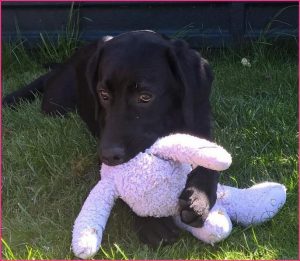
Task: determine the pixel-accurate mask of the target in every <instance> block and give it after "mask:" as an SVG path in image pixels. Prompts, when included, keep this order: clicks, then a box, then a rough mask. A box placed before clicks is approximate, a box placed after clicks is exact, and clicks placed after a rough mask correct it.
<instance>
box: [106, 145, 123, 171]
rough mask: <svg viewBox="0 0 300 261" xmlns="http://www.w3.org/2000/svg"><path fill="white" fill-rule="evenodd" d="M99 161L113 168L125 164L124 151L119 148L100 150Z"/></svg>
mask: <svg viewBox="0 0 300 261" xmlns="http://www.w3.org/2000/svg"><path fill="white" fill-rule="evenodd" d="M101 161H102V162H103V163H104V164H106V165H109V166H115V165H119V164H122V163H123V162H125V150H124V148H122V147H119V146H112V147H109V148H102V150H101Z"/></svg>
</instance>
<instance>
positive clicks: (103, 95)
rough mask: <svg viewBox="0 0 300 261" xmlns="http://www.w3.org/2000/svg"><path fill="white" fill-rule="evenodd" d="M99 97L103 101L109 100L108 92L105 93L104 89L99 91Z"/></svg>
mask: <svg viewBox="0 0 300 261" xmlns="http://www.w3.org/2000/svg"><path fill="white" fill-rule="evenodd" d="M99 95H100V97H101V99H102V100H103V101H108V100H109V99H110V95H109V93H108V91H106V90H104V89H100V90H99Z"/></svg>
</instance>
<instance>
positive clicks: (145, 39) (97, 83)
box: [3, 31, 218, 245]
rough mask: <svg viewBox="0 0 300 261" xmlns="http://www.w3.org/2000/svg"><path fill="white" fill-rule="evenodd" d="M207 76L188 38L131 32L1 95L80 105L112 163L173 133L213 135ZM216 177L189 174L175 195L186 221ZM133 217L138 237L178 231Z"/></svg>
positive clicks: (211, 196)
mask: <svg viewBox="0 0 300 261" xmlns="http://www.w3.org/2000/svg"><path fill="white" fill-rule="evenodd" d="M212 81H213V76H212V72H211V69H210V67H209V65H208V63H207V62H206V61H205V60H204V59H203V58H201V56H200V55H199V54H198V53H197V52H196V51H194V50H192V49H190V48H189V46H188V45H187V43H186V42H184V41H182V40H169V39H166V38H165V37H162V36H161V35H159V34H157V33H154V32H148V31H136V32H128V33H124V34H122V35H119V36H117V37H115V38H113V39H111V40H108V41H105V40H99V41H97V42H93V43H91V44H89V45H87V46H85V47H83V48H80V49H79V50H77V51H76V53H75V54H74V55H73V56H72V57H71V58H70V59H69V60H68V61H66V62H65V63H64V64H61V65H55V66H54V69H53V70H52V71H50V72H49V73H47V74H45V75H44V76H42V77H40V78H39V79H37V80H35V81H34V82H33V83H31V84H29V85H28V86H26V87H24V88H23V89H21V90H19V91H17V92H14V93H12V94H10V95H8V96H6V97H5V98H4V100H3V105H9V106H14V105H16V103H18V102H19V101H20V100H21V99H33V98H34V94H36V93H43V98H42V111H43V112H44V113H46V114H51V115H52V114H54V115H55V114H60V115H64V114H66V113H67V112H68V111H70V110H74V109H77V111H78V113H79V115H80V116H81V118H82V119H83V120H84V121H85V123H86V124H87V127H88V128H89V130H90V131H91V132H92V133H93V135H95V136H96V137H100V136H101V139H100V140H101V143H100V144H99V153H100V157H102V159H103V160H105V162H106V163H107V164H111V165H114V164H119V163H122V162H126V161H128V160H129V159H131V158H132V157H134V156H135V155H136V154H137V153H139V152H140V151H143V150H145V149H146V148H147V147H149V146H150V145H151V144H152V143H153V142H154V141H155V140H156V139H157V138H158V137H160V136H163V135H167V134H169V133H172V132H185V133H190V134H194V135H197V136H199V137H204V138H207V139H210V138H211V126H210V121H211V119H210V116H211V109H210V102H209V95H210V90H211V84H212ZM103 90H104V91H105V93H106V95H109V99H108V100H106V98H107V97H104V96H103ZM141 93H147V94H150V95H151V96H152V99H151V101H150V102H147V103H143V102H139V95H140V94H141ZM217 182H218V173H216V172H214V171H210V170H207V169H205V168H196V169H195V170H194V171H193V172H192V173H191V174H190V175H189V178H188V181H187V184H186V188H185V190H184V191H183V192H182V195H181V197H180V204H181V208H182V210H181V219H182V220H183V221H184V222H185V223H187V224H190V225H192V226H198V227H199V226H202V225H203V222H204V221H205V219H206V217H207V214H208V211H209V209H210V208H211V207H212V206H213V205H214V203H215V200H216V189H217ZM195 202H197V204H195ZM192 203H194V204H193V206H194V207H191V205H192ZM136 224H137V230H138V233H139V236H140V238H141V240H142V241H143V242H145V243H148V244H150V245H157V244H159V243H160V241H163V243H169V242H173V241H174V240H175V239H176V237H177V235H178V233H177V232H178V231H177V229H176V227H175V225H174V224H173V221H172V219H171V218H160V219H158V218H157V219H156V218H150V217H149V218H141V217H136Z"/></svg>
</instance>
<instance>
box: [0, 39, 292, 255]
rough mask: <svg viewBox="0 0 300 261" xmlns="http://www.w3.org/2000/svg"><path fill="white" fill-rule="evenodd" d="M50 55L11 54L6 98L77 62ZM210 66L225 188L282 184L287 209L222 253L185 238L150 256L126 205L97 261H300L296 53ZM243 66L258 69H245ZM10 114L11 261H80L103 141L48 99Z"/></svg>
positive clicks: (6, 249)
mask: <svg viewBox="0 0 300 261" xmlns="http://www.w3.org/2000/svg"><path fill="white" fill-rule="evenodd" d="M47 46H48V47H47ZM49 46H50V45H45V46H44V47H43V48H46V49H42V50H39V51H35V52H31V53H29V52H28V51H26V50H25V49H24V48H23V45H22V44H21V43H19V44H17V45H14V44H10V45H4V46H3V91H4V94H7V93H8V92H10V91H12V90H15V89H17V88H18V87H20V86H21V85H23V84H25V83H29V82H30V81H31V80H33V79H34V78H36V77H37V76H38V75H40V74H42V73H44V72H45V69H42V66H41V64H40V62H41V61H43V62H53V61H55V60H60V59H62V57H64V55H65V56H68V55H69V51H68V50H69V49H68V48H67V49H63V48H65V46H63V48H62V47H61V48H58V49H57V50H56V51H55V52H54V51H51V50H52V49H51V48H56V47H55V46H53V45H51V46H52V47H51V48H50V47H49ZM69 48H74V45H72V44H70V46H69ZM45 50H46V51H45ZM49 52H50V53H49ZM205 57H206V58H208V59H209V60H210V62H211V64H212V66H213V69H214V73H215V82H214V90H213V93H212V104H213V111H214V118H215V121H214V122H215V124H214V125H215V137H216V140H217V141H218V142H219V143H220V144H222V145H223V146H225V148H227V149H228V150H229V151H230V152H231V153H232V156H233V164H232V166H231V168H230V169H229V170H227V171H225V172H223V173H222V176H221V181H222V182H223V183H226V184H231V185H234V186H238V187H244V186H250V185H252V184H253V183H256V182H260V181H265V180H268V181H276V182H280V183H283V184H285V185H286V187H287V189H288V190H287V203H286V205H285V206H284V208H283V209H282V211H281V212H280V213H279V214H278V215H277V216H276V217H275V218H274V219H272V220H271V221H269V222H267V223H265V224H262V225H260V226H256V227H249V228H242V227H240V226H235V227H234V229H233V231H232V234H231V235H230V237H229V238H227V239H226V240H225V241H223V242H221V243H219V244H216V245H215V246H210V245H206V244H203V243H201V242H199V241H198V240H196V239H195V238H193V237H192V236H191V235H190V234H188V233H186V232H182V235H181V236H180V239H179V240H178V242H176V243H175V244H173V245H170V246H166V247H160V248H158V249H151V248H148V247H147V246H145V245H143V244H142V243H140V242H139V240H138V238H137V236H136V234H135V233H134V232H133V229H132V217H131V216H130V214H129V212H128V209H127V208H126V207H125V206H124V205H123V204H120V203H118V204H117V205H116V206H115V208H114V209H113V212H112V214H111V218H110V220H109V223H108V226H107V229H106V231H105V234H104V240H103V245H102V249H101V250H100V251H99V254H98V255H97V256H96V257H95V258H96V259H297V258H298V209H297V206H298V172H297V164H298V157H297V140H298V132H297V130H298V128H297V126H298V125H297V99H298V96H297V94H298V88H297V86H298V82H297V73H298V68H297V47H295V46H294V45H290V46H288V47H286V48H283V47H281V46H279V45H278V46H277V45H276V44H273V45H269V44H268V45H266V44H255V43H253V45H252V46H250V47H249V46H248V48H244V49H239V50H221V51H213V50H205ZM243 57H247V58H248V59H250V62H251V64H252V66H251V67H250V68H248V67H243V66H242V65H241V62H240V61H241V59H242V58H243ZM2 113H3V128H2V131H3V176H2V185H3V187H2V197H3V213H2V217H3V230H2V232H3V239H4V242H3V253H2V254H3V258H4V259H75V257H74V256H73V254H72V252H71V251H70V242H71V231H72V225H73V222H74V219H75V218H76V215H77V214H78V212H79V210H80V207H81V206H82V203H83V201H84V199H85V198H86V196H87V194H88V192H89V191H90V190H91V188H92V187H93V185H94V184H96V182H97V181H98V179H99V173H98V169H97V155H96V141H95V140H94V139H93V138H92V137H91V135H90V134H89V133H88V131H87V129H86V127H85V126H84V124H83V123H82V122H81V120H80V118H79V117H78V115H76V114H71V115H70V117H67V118H51V117H45V116H44V115H43V114H42V113H41V112H40V100H39V99H37V100H36V101H35V102H33V103H32V104H28V103H24V104H22V105H21V108H20V109H19V110H17V111H14V110H11V109H7V108H5V109H3V112H2Z"/></svg>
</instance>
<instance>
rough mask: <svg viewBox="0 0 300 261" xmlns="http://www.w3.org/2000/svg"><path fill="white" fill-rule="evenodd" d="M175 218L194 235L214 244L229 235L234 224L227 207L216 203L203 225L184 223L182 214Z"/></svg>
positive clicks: (177, 222) (180, 225)
mask: <svg viewBox="0 0 300 261" xmlns="http://www.w3.org/2000/svg"><path fill="white" fill-rule="evenodd" d="M174 220H175V222H176V224H177V226H179V227H180V228H182V229H185V230H187V231H189V232H190V233H191V234H192V235H193V236H195V237H196V238H198V239H200V240H201V241H203V242H205V243H208V244H211V245H213V244H214V243H217V242H219V241H221V240H223V239H225V238H226V237H228V236H229V234H230V232H231V230H232V224H231V221H230V218H229V217H228V215H227V213H226V211H225V209H224V208H223V207H221V206H220V205H218V203H216V204H215V205H214V207H213V208H212V209H211V211H210V212H209V214H208V217H207V219H206V220H205V222H204V225H203V227H201V228H195V227H191V226H189V225H186V224H185V223H182V222H181V220H180V216H175V217H174Z"/></svg>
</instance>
